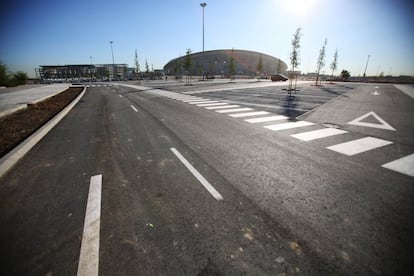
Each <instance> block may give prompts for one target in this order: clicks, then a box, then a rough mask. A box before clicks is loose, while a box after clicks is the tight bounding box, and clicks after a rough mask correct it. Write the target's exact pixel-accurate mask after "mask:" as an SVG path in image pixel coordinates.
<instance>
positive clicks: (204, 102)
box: [189, 101, 218, 104]
mask: <svg viewBox="0 0 414 276" xmlns="http://www.w3.org/2000/svg"><path fill="white" fill-rule="evenodd" d="M208 103H218V101H202V102H190V103H189V104H208Z"/></svg>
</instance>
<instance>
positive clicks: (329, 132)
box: [290, 128, 348, 142]
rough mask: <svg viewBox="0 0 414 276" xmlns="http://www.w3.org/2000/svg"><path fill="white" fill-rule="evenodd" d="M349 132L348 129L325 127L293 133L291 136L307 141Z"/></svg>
mask: <svg viewBox="0 0 414 276" xmlns="http://www.w3.org/2000/svg"><path fill="white" fill-rule="evenodd" d="M347 132H348V131H346V130H342V129H337V128H323V129H318V130H314V131H308V132H302V133H298V134H293V135H290V136H292V137H294V138H296V139H299V140H302V141H306V142H307V141H312V140H316V139H321V138H325V137H330V136H334V135H339V134H344V133H347Z"/></svg>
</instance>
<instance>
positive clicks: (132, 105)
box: [130, 104, 138, 112]
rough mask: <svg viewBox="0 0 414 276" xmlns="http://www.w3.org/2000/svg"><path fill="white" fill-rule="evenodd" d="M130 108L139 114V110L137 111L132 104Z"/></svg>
mask: <svg viewBox="0 0 414 276" xmlns="http://www.w3.org/2000/svg"><path fill="white" fill-rule="evenodd" d="M130 106H131V108H132V109H133V110H134V111H135V112H138V109H136V108H135V106H133V105H132V104H131V105H130Z"/></svg>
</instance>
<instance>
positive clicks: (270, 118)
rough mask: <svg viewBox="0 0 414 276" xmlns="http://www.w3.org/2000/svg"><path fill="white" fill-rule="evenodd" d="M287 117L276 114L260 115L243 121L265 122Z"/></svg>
mask: <svg viewBox="0 0 414 276" xmlns="http://www.w3.org/2000/svg"><path fill="white" fill-rule="evenodd" d="M287 119H289V117H286V116H283V115H277V116H269V117H262V118H253V119H246V120H245V121H246V122H248V123H252V124H256V123H265V122H272V121H280V120H287Z"/></svg>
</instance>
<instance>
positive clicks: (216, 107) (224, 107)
mask: <svg viewBox="0 0 414 276" xmlns="http://www.w3.org/2000/svg"><path fill="white" fill-rule="evenodd" d="M234 107H240V105H222V106H212V107H206V109H226V108H234Z"/></svg>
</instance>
